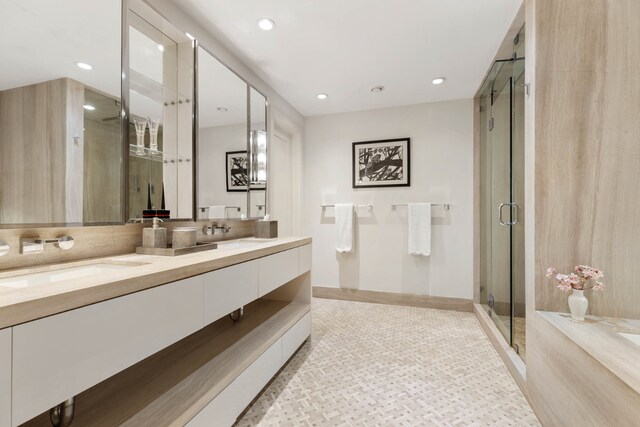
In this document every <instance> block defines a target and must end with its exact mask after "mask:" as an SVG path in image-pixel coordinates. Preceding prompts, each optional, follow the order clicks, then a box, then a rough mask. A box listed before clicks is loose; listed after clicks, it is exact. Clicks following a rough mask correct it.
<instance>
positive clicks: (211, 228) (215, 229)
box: [202, 224, 231, 236]
mask: <svg viewBox="0 0 640 427" xmlns="http://www.w3.org/2000/svg"><path fill="white" fill-rule="evenodd" d="M229 231H231V227H226V226H224V225H215V224H214V225H205V226H204V227H202V234H204V235H206V236H211V235H212V234H213V235H216V234H227V233H229Z"/></svg>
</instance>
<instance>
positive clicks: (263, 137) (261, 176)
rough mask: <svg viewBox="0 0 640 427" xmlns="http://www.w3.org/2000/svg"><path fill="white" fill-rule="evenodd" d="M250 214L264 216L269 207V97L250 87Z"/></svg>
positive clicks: (254, 216)
mask: <svg viewBox="0 0 640 427" xmlns="http://www.w3.org/2000/svg"><path fill="white" fill-rule="evenodd" d="M249 103H250V105H251V110H250V115H249V120H250V124H251V125H250V133H249V153H250V156H249V159H250V165H249V170H250V171H251V173H250V174H249V216H251V217H253V218H256V217H263V216H264V215H265V213H266V209H267V98H266V97H265V96H264V95H263V94H261V93H260V92H258V91H257V90H256V89H255V88H253V87H252V88H250V89H249Z"/></svg>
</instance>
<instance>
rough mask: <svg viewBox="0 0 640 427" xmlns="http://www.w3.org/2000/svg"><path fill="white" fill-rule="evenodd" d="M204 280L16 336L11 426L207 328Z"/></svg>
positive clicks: (31, 326)
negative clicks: (204, 314) (204, 307)
mask: <svg viewBox="0 0 640 427" xmlns="http://www.w3.org/2000/svg"><path fill="white" fill-rule="evenodd" d="M202 293H203V276H202V275H201V276H196V277H191V278H189V279H185V280H181V281H178V282H174V283H171V284H168V285H163V286H158V287H156V288H152V289H148V290H145V291H141V292H138V293H135V294H131V295H126V296H123V297H120V298H115V299H112V300H109V301H105V302H101V303H98V304H93V305H90V306H87V307H82V308H79V309H76V310H72V311H69V312H66V313H62V314H58V315H55V316H51V317H47V318H44V319H39V320H36V321H33V322H29V323H25V324H22V325H19V326H16V327H14V328H13V402H12V407H13V423H14V425H17V424H20V423H23V422H25V421H27V420H29V419H30V418H32V417H33V416H35V415H37V414H39V413H41V412H43V411H46V410H48V409H49V408H51V407H53V406H55V405H57V404H59V403H60V402H62V401H64V400H66V399H68V398H70V397H72V396H75V395H77V394H78V393H80V392H82V391H84V390H86V389H87V388H89V387H91V386H93V385H95V384H97V383H99V382H100V381H103V380H105V379H106V378H108V377H110V376H112V375H114V374H116V373H117V372H120V371H121V370H123V369H125V368H127V367H129V366H131V365H133V364H135V363H137V362H139V361H140V360H142V359H144V358H146V357H148V356H150V355H152V354H153V353H156V352H157V351H159V350H161V349H163V348H164V347H167V346H169V345H171V344H173V343H174V342H176V341H178V340H180V339H182V338H184V337H186V336H187V335H190V334H191V333H193V332H195V331H197V330H198V329H200V328H202V325H203V320H202V319H203V313H202Z"/></svg>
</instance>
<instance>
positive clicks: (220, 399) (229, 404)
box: [187, 313, 311, 427]
mask: <svg viewBox="0 0 640 427" xmlns="http://www.w3.org/2000/svg"><path fill="white" fill-rule="evenodd" d="M309 335H311V314H310V313H307V314H306V315H305V316H304V317H302V318H301V319H300V320H298V322H296V324H295V325H293V326H292V327H291V328H290V329H289V330H288V331H287V332H285V333H284V335H283V336H282V337H281V338H279V339H278V340H277V341H276V342H275V343H273V344H272V345H271V346H270V347H269V348H268V349H267V350H266V351H265V352H264V353H262V354H261V355H260V356H259V357H258V358H257V359H256V360H255V361H254V362H253V363H252V364H251V365H250V366H249V367H248V368H247V369H245V370H244V371H242V373H241V374H240V375H238V377H236V379H235V380H233V382H232V383H231V384H229V385H228V386H227V387H226V388H225V389H224V390H222V391H221V392H220V394H218V395H217V396H216V397H215V398H214V399H213V400H212V401H211V402H209V404H208V405H207V406H205V407H204V409H202V410H201V411H200V412H199V413H198V414H197V415H196V416H195V417H193V418H192V419H191V421H189V423H188V424H187V427H211V426H216V427H225V426H232V425H233V424H234V423H235V421H236V419H237V417H238V416H239V415H240V414H241V413H242V411H243V410H244V409H245V408H246V407H247V405H249V403H251V401H252V400H253V399H254V398H255V396H256V395H257V394H258V393H259V392H260V390H262V389H263V388H264V386H266V385H267V384H268V383H269V381H270V380H271V378H273V376H274V375H275V374H277V373H278V371H279V370H280V368H281V367H282V366H283V365H284V364H285V363H286V362H287V361H288V360H289V358H290V357H291V356H292V355H293V353H294V352H295V351H296V350H297V349H298V347H300V345H301V344H302V343H303V342H304V340H306V339H307V338H308V337H309Z"/></svg>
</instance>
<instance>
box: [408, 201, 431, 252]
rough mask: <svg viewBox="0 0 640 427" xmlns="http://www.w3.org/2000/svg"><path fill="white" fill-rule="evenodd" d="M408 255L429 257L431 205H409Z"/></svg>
mask: <svg viewBox="0 0 640 427" xmlns="http://www.w3.org/2000/svg"><path fill="white" fill-rule="evenodd" d="M408 208H409V209H408V210H409V221H408V222H409V255H423V256H429V255H431V204H430V203H409V206H408Z"/></svg>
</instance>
